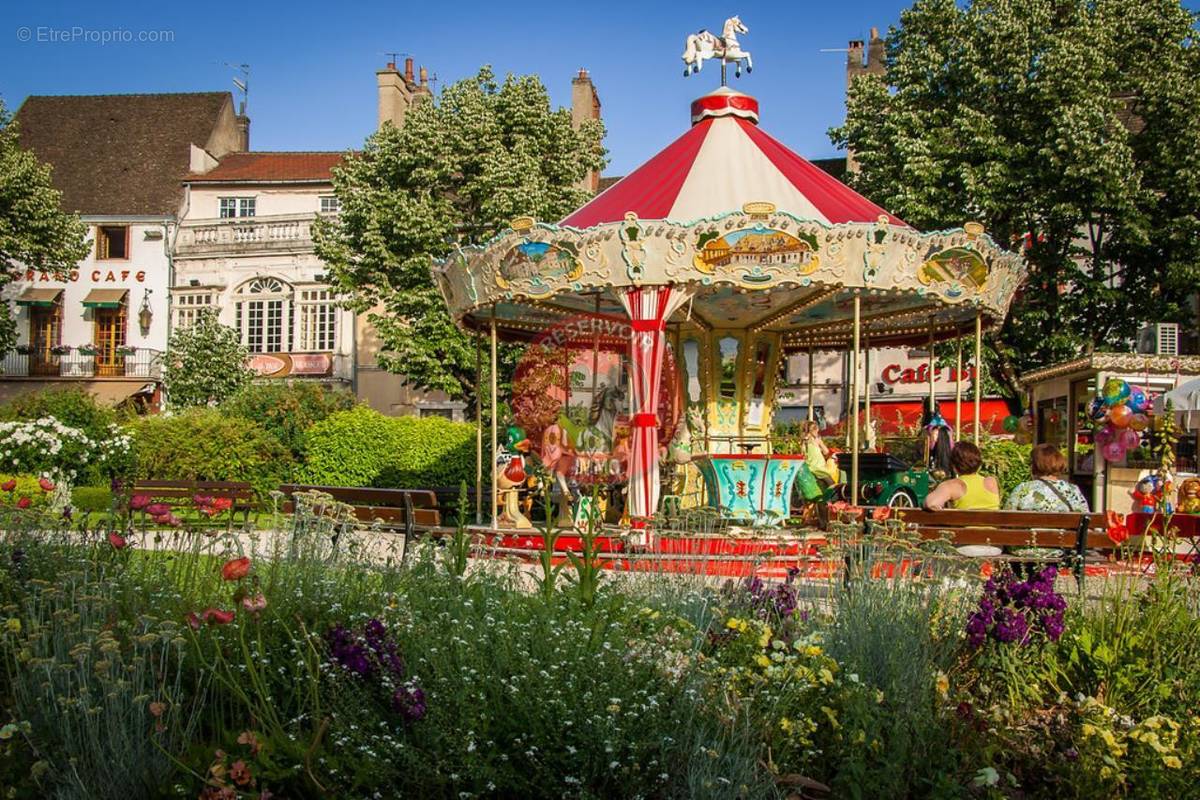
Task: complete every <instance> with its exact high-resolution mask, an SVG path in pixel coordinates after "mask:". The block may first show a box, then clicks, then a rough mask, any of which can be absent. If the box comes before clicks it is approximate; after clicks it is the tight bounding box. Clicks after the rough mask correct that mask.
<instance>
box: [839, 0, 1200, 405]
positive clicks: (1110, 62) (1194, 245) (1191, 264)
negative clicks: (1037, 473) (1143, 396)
mask: <svg viewBox="0 0 1200 800" xmlns="http://www.w3.org/2000/svg"><path fill="white" fill-rule="evenodd" d="M1195 21H1196V19H1195V17H1194V15H1193V14H1192V13H1191V12H1189V11H1188V10H1186V9H1185V8H1183V6H1182V5H1181V4H1180V3H1179V0H973V1H972V2H968V3H966V4H964V5H960V4H958V3H957V2H955V0H917V2H916V3H915V4H914V5H913V7H912V8H910V9H909V10H907V11H905V12H904V13H903V14H902V15H901V19H900V25H899V26H898V27H896V28H893V29H892V30H891V31H890V32H889V34H888V38H887V57H886V73H885V74H884V75H883V76H882V79H881V78H880V77H878V76H862V77H858V78H856V79H855V80H854V82H853V85H852V86H851V87H850V92H849V97H848V102H847V118H846V123H845V125H844V126H842V127H840V128H835V129H833V130H832V131H830V136H831V138H832V139H833V141H834V142H835V143H837V144H839V145H843V146H848V147H851V148H853V150H854V154H855V158H856V159H857V160H858V162H859V164H860V165H861V172H860V173H859V174H858V175H857V176H856V177H855V181H854V182H855V185H856V187H857V188H858V189H859V190H860V191H862V192H864V193H865V194H867V195H868V196H869V197H871V198H872V199H873V200H875V201H876V202H878V203H880V204H881V205H883V206H885V207H887V208H888V209H889V210H891V211H893V212H895V213H897V214H898V215H900V216H901V217H902V218H904V219H905V220H906V221H908V222H909V223H910V224H912V225H915V226H916V227H918V228H921V229H937V228H944V227H955V226H959V225H961V224H962V223H963V222H964V221H967V220H979V221H981V222H983V223H984V224H985V225H986V227H987V229H988V231H989V233H990V234H991V235H992V236H993V237H994V238H995V239H996V240H997V241H998V242H1001V243H1004V244H1010V243H1011V244H1012V245H1013V246H1014V247H1017V246H1024V247H1025V248H1026V251H1025V254H1026V257H1027V259H1028V261H1029V266H1030V277H1029V280H1028V281H1027V283H1026V285H1025V287H1024V289H1023V291H1022V292H1021V294H1020V295H1019V296H1018V298H1017V301H1016V302H1015V304H1014V307H1013V309H1012V312H1011V313H1010V315H1009V318H1008V321H1007V322H1006V324H1005V325H1004V327H1003V329H1002V330H1001V331H1000V332H999V334H998V335H997V336H995V337H993V339H992V342H991V345H992V346H993V347H994V348H995V351H996V355H997V357H998V359H999V361H1000V363H1001V365H1002V366H1003V368H1004V370H1003V371H1004V378H1005V379H1006V383H1007V384H1008V386H1009V388H1010V390H1015V376H1016V374H1017V373H1019V372H1022V371H1025V370H1028V369H1031V368H1033V367H1036V366H1039V365H1043V364H1047V363H1050V362H1053V361H1056V360H1060V359H1063V358H1067V357H1071V356H1073V355H1076V354H1078V353H1079V352H1081V351H1082V350H1085V349H1086V348H1088V347H1097V348H1101V347H1111V348H1119V349H1125V348H1126V347H1127V343H1128V340H1129V339H1130V337H1131V336H1132V335H1133V334H1134V333H1135V332H1136V328H1137V326H1138V325H1139V324H1140V323H1141V322H1143V321H1178V322H1183V323H1188V322H1190V321H1191V317H1192V312H1191V307H1190V296H1191V295H1192V294H1193V293H1194V292H1195V290H1196V286H1197V279H1198V278H1200V217H1198V216H1197V215H1198V213H1200V50H1198V48H1197V46H1196V40H1195V36H1196V31H1195V28H1194V24H1195Z"/></svg>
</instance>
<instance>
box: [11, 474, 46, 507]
mask: <svg viewBox="0 0 1200 800" xmlns="http://www.w3.org/2000/svg"><path fill="white" fill-rule="evenodd" d="M9 481H16V486H15V487H14V488H13V489H12V491H8V492H6V491H3V490H0V505H4V506H8V507H9V508H13V507H15V506H16V505H17V502H18V501H19V500H20V499H21V498H22V497H28V498H29V505H30V507H31V508H35V509H37V508H46V507H48V506H49V505H50V498H51V495H50V494H47V493H46V492H44V491H42V487H41V486H40V485H38V476H37V475H12V474H5V473H0V483H8V482H9Z"/></svg>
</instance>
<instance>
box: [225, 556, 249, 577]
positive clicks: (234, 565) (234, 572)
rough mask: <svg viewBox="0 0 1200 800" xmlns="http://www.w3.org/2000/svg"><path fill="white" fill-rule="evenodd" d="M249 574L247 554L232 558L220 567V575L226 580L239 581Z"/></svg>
mask: <svg viewBox="0 0 1200 800" xmlns="http://www.w3.org/2000/svg"><path fill="white" fill-rule="evenodd" d="M249 574H250V559H249V557H247V556H242V557H241V558H232V559H230V560H229V561H226V562H225V565H224V566H223V567H221V577H222V578H224V579H225V580H227V581H240V580H241V579H242V578H244V577H246V576H247V575H249Z"/></svg>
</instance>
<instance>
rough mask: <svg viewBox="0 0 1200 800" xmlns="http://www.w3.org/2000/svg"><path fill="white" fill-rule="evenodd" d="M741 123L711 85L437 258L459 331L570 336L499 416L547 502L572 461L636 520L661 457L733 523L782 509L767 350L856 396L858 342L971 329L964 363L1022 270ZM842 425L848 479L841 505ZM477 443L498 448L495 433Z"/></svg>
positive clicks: (788, 483) (565, 483)
mask: <svg viewBox="0 0 1200 800" xmlns="http://www.w3.org/2000/svg"><path fill="white" fill-rule="evenodd" d="M734 19H735V20H736V18H734ZM731 21H732V20H731ZM744 29H745V26H744V25H743V24H742V23H741V21H740V20H736V25H735V26H733V27H732V28H731V27H730V25H729V24H728V23H727V25H726V30H735V31H736V32H743V33H744V32H745V30H744ZM709 36H711V34H709ZM714 38H717V37H714ZM689 42H690V38H689ZM691 49H692V47H691V44H689V50H691ZM734 50H735V51H736V52H733V51H730V52H728V53H727V55H726V56H725V57H723V56H722V55H721V53H722V52H724V51H723V49H722V46H721V44H720V41H719V40H718V42H717V43H716V44H712V43H708V42H707V40H706V43H705V45H704V47H703V48H701V49H699V50H696V51H695V52H694V53H693V57H694V59H698V58H700V54H701V52H703V53H709V52H711V53H713V54H714V55H712V56H711V57H713V58H722V59H723V60H722V67H724V65H725V63H726V61H725V60H724V58H731V60H730V63H734V62H735V61H736V62H737V63H739V64H740V63H741V61H740V59H744V60H745V61H746V66H747V68H748V67H749V58H748V54H746V53H744V52H743V51H741V50H740V47H736V46H735V48H734ZM705 57H709V56H705ZM685 58H686V54H685ZM689 63H690V62H689ZM696 66H698V64H697V65H696ZM688 71H689V72H691V71H693V70H692V69H691V68H690V67H689V70H688ZM722 72H724V70H722ZM722 83H723V84H724V81H722ZM759 116H760V108H759V103H758V101H757V100H756V99H755V98H753V97H751V96H749V95H747V94H743V93H741V92H738V91H735V90H733V89H731V88H729V87H727V86H725V85H722V86H721V87H720V88H718V89H716V90H715V91H712V92H710V93H708V94H705V95H704V96H702V97H700V98H699V99H697V100H696V101H694V102H693V103H692V106H691V114H690V121H691V126H690V128H689V129H688V130H687V131H686V132H685V133H684V134H683V135H682V136H680V137H679V138H678V139H676V140H675V141H674V142H672V143H671V144H669V145H667V147H666V148H664V149H663V150H662V151H661V152H659V153H658V154H657V155H654V156H653V157H651V158H650V159H649V160H648V161H646V162H645V163H644V164H642V165H641V166H640V167H639V168H637V169H636V170H634V171H633V172H632V173H630V174H629V175H628V176H626V177H625V178H624V179H622V180H621V181H619V182H618V183H616V184H615V185H613V186H612V187H610V188H609V189H608V190H606V191H604V192H603V193H601V194H599V195H598V196H596V197H595V198H594V199H593V200H591V201H590V202H589V203H587V204H586V205H584V206H583V207H581V208H579V209H578V210H576V211H575V212H574V213H572V214H571V215H569V216H568V217H566V218H565V219H563V220H559V221H557V222H550V221H543V220H534V219H531V218H523V219H518V220H514V221H513V222H512V225H511V227H510V229H508V230H506V231H504V232H503V233H501V234H500V235H499V236H497V237H496V238H495V239H493V240H492V241H491V242H489V243H487V244H486V245H484V246H482V247H470V248H464V249H462V250H460V251H459V252H457V253H455V254H454V255H453V256H452V257H450V258H448V259H447V260H445V261H444V262H442V263H440V264H437V265H436V266H435V267H434V270H433V274H434V278H435V280H436V282H437V285H438V286H439V288H440V290H441V293H442V296H443V297H444V299H445V302H446V304H447V306H448V308H449V309H450V312H451V314H452V316H453V317H454V319H455V320H456V322H457V323H458V324H459V325H460V326H462V327H463V328H465V329H468V330H471V331H476V332H479V333H481V334H484V335H486V336H490V337H492V339H493V340H496V339H499V340H507V341H518V342H529V343H532V345H531V347H532V348H536V347H539V346H544V344H545V342H546V341H547V340H554V341H556V342H558V343H559V344H560V345H561V344H562V343H563V342H567V344H566V346H565V347H561V348H560V349H561V350H562V351H563V352H564V353H566V355H562V356H555V357H550V356H546V358H545V359H543V360H545V361H547V362H553V363H548V364H547V365H545V369H546V371H547V374H552V375H561V376H562V377H561V378H558V379H554V380H545V381H543V382H542V383H540V384H539V383H537V382H536V381H535V382H534V384H533V385H534V386H537V387H539V388H538V389H537V391H536V392H535V395H536V396H537V397H538V398H540V399H539V400H538V401H537V402H536V403H534V405H542V406H545V407H544V408H539V410H538V411H537V413H536V414H531V415H530V416H527V417H526V418H524V419H516V420H514V422H517V423H519V425H520V430H521V431H522V433H523V434H524V439H523V445H524V447H525V448H526V449H530V450H532V451H533V452H534V453H536V454H537V455H538V457H539V458H540V459H541V460H542V461H543V462H544V463H546V464H547V465H548V466H549V468H550V470H551V472H554V473H555V478H554V480H555V482H556V483H557V484H559V485H560V487H561V494H562V496H563V497H567V496H568V492H569V491H571V492H573V495H574V496H575V497H578V496H579V494H580V492H579V490H578V488H577V484H579V483H580V482H581V478H582V477H583V476H585V475H586V474H588V473H589V472H591V473H595V472H596V471H597V470H607V471H608V473H609V474H612V473H614V472H615V473H616V474H617V475H618V476H619V477H620V479H621V482H622V483H623V484H624V485H625V491H626V518H627V520H628V522H629V524H630V525H631V526H633V527H635V528H636V527H640V526H645V525H646V524H647V523H648V522H649V521H650V520H651V519H652V518H653V517H654V515H655V513H656V512H657V511H658V510H659V505H660V500H661V498H662V495H663V493H664V492H663V487H662V485H661V478H660V472H661V470H660V464H661V463H662V462H663V461H667V462H671V463H674V464H676V465H679V466H680V468H681V470H682V471H684V472H687V473H690V474H692V475H693V476H694V475H699V476H700V478H699V479H698V480H696V481H695V487H696V490H697V492H699V494H700V495H701V497H700V500H699V502H702V503H706V504H708V505H709V506H711V507H712V508H714V509H716V510H717V511H718V512H719V513H720V514H722V515H723V516H725V517H727V518H728V519H730V520H733V521H736V522H738V523H742V524H745V525H747V526H763V525H772V524H778V523H780V522H782V521H785V520H787V519H788V517H789V515H790V513H791V509H790V505H789V499H790V497H791V488H792V482H793V481H794V480H795V479H796V476H797V474H798V473H800V472H801V470H802V467H803V456H798V455H789V454H782V453H778V452H776V448H775V447H774V446H773V445H774V442H773V437H772V435H771V432H772V426H773V411H774V406H775V396H776V388H777V383H779V375H780V372H781V369H780V366H781V363H782V362H783V360H784V359H785V358H786V357H787V356H788V355H789V354H791V353H796V352H808V353H812V352H819V351H830V350H838V351H845V352H848V353H849V354H850V355H851V376H852V378H851V393H852V398H853V406H852V407H853V408H857V407H858V403H857V400H858V398H859V397H860V392H861V391H862V387H861V386H859V385H858V384H859V383H861V379H854V378H853V376H855V375H857V374H859V372H860V370H859V369H857V368H856V366H857V365H858V364H859V363H861V362H860V360H859V358H860V353H861V349H862V348H863V347H864V346H865V347H872V348H876V347H878V348H882V347H894V346H926V345H928V344H929V343H930V342H931V341H941V340H946V339H953V338H962V337H966V338H967V339H969V338H970V337H972V336H973V337H974V341H975V347H976V354H977V355H978V348H979V341H980V337H981V335H982V333H983V332H984V331H986V330H987V329H989V328H993V327H995V326H997V325H999V324H1000V323H1001V322H1002V321H1003V319H1004V316H1005V314H1006V312H1007V310H1008V307H1009V303H1010V302H1011V300H1012V297H1013V294H1014V292H1015V291H1016V289H1017V287H1018V285H1019V284H1020V282H1021V280H1022V277H1023V275H1024V265H1023V262H1022V261H1021V259H1020V257H1019V255H1017V254H1015V253H1012V252H1009V251H1007V250H1005V249H1004V248H1002V247H1000V246H998V245H997V244H996V243H995V242H993V241H992V240H991V238H990V237H989V236H988V235H987V233H986V231H984V230H983V229H982V227H981V226H979V225H978V224H974V223H967V224H965V225H964V226H963V227H962V228H958V229H954V230H946V231H935V232H929V233H922V232H920V231H917V230H914V229H913V228H912V227H911V226H909V225H907V224H906V223H905V222H904V221H903V220H901V219H899V218H897V217H896V216H894V215H892V214H890V213H888V212H887V211H886V210H885V209H882V208H880V207H879V206H877V205H875V204H874V203H871V202H870V201H869V200H867V199H865V198H864V197H862V196H861V195H859V194H857V193H856V192H854V191H853V190H852V189H850V188H849V187H847V186H845V185H844V184H842V183H840V182H839V181H838V180H836V179H835V178H833V177H832V176H830V175H829V174H827V173H825V172H824V171H822V170H821V169H819V168H817V167H816V166H814V165H813V164H811V163H809V162H808V161H806V160H805V159H803V158H801V157H800V156H799V155H797V154H795V153H793V152H792V151H791V150H789V149H788V148H787V147H786V146H785V145H783V144H782V143H781V142H779V141H778V140H777V139H775V138H773V137H772V136H771V135H770V134H768V133H767V132H766V131H765V130H764V129H763V128H762V127H760V125H759ZM564 330H567V331H571V332H572V333H571V335H564V334H562V333H561V332H562V331H564ZM548 332H550V333H548ZM554 332H557V333H554ZM492 352H493V354H494V352H495V348H494V346H493V350H492ZM547 352H548V351H547ZM493 358H494V355H493ZM977 361H978V358H977ZM601 387H602V391H601ZM576 395H577V396H576ZM514 402H515V401H514ZM975 402H976V403H978V392H976V397H975ZM810 406H811V404H810ZM857 428H858V426H851V431H850V447H849V451H850V452H849V459H848V462H849V463H848V464H847V467H848V469H847V470H846V473H847V474H846V475H845V476H844V478H845V481H846V483H847V486H848V489H849V491H848V495H849V496H850V498H851V499H852V500H854V501H857V500H858V497H859V495H858V483H859V451H860V449H861V444H862V443H860V442H859V441H858V430H857ZM492 435H493V442H494V444H495V445H496V446H497V448H499V446H500V445H502V444H503V442H501V441H500V439H499V433H498V432H497V431H496V429H495V426H493V434H492ZM514 444H515V443H514ZM495 452H500V450H499V449H497V450H496V451H495ZM601 454H603V456H602V455H601ZM502 460H503V457H502ZM598 460H600V461H603V464H599V463H597V462H598ZM504 469H505V465H504V463H501V464H500V465H499V466H498V467H496V469H494V470H493V477H492V485H493V487H494V488H495V487H496V486H497V485H498V483H497V481H498V480H502V477H501V476H502V474H503V472H504ZM573 486H575V487H576V488H574V489H571V487H573ZM568 516H569V514H568V513H567V512H565V511H564V510H562V509H560V514H559V519H560V520H563V519H566V518H567V517H568ZM492 522H493V528H494V527H496V526H497V525H500V524H502V523H503V520H501V519H498V518H497V517H496V516H495V513H494V514H493V520H492Z"/></svg>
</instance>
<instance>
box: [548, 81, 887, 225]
mask: <svg viewBox="0 0 1200 800" xmlns="http://www.w3.org/2000/svg"><path fill="white" fill-rule="evenodd" d="M755 202H767V203H773V204H774V205H775V207H776V208H777V209H778V210H779V211H784V212H788V213H790V214H792V215H793V216H795V217H797V218H799V219H805V220H816V221H818V222H822V223H825V224H827V225H833V224H838V223H843V222H865V223H874V222H877V221H878V220H879V218H880V217H881V216H884V217H886V218H887V219H888V221H890V222H891V223H892V224H893V225H904V222H902V221H901V220H900V219H898V218H897V217H895V216H893V215H891V214H889V213H888V212H887V211H885V210H884V209H882V208H880V207H879V206H877V205H875V204H874V203H872V202H871V201H870V200H867V199H866V198H865V197H863V196H862V195H860V194H859V193H858V192H856V191H854V190H853V189H851V188H850V187H849V186H846V185H845V184H843V183H842V182H840V181H839V180H837V179H836V178H834V177H833V176H831V175H829V174H828V173H827V172H825V171H824V170H822V169H821V168H819V167H817V166H814V165H813V164H811V163H809V162H808V161H806V160H805V159H803V158H801V157H800V156H798V155H796V154H795V153H793V152H792V151H791V150H789V149H788V148H787V147H785V146H784V145H783V144H781V143H780V142H779V141H778V140H777V139H775V138H773V137H771V136H770V135H769V134H767V133H766V132H765V131H763V130H762V129H761V128H759V127H758V101H757V100H755V99H754V98H753V97H750V96H749V95H745V94H742V93H740V92H736V91H734V90H732V89H729V88H727V87H722V88H720V89H718V90H717V91H715V92H713V93H712V94H709V95H706V96H704V97H701V98H700V99H699V100H697V101H695V102H694V103H692V128H691V129H690V130H689V131H688V132H687V133H685V134H684V135H683V136H680V137H679V138H678V139H676V140H675V141H674V142H672V143H671V144H670V145H669V146H668V147H667V148H666V149H665V150H663V151H662V152H660V153H659V154H658V155H656V156H654V157H653V158H651V159H650V160H649V161H647V162H646V163H645V164H642V165H641V166H640V167H638V168H637V169H636V170H634V171H633V172H631V173H630V174H629V175H627V176H625V177H624V178H623V179H621V180H620V181H618V182H617V183H616V184H614V185H613V186H611V187H610V188H609V189H608V190H607V191H605V192H603V193H601V194H600V195H598V196H597V197H596V198H594V199H593V200H592V201H591V202H589V203H588V204H587V205H585V206H583V207H582V208H580V209H578V210H577V211H575V212H574V213H573V214H571V215H570V216H569V217H567V218H566V219H564V220H563V221H562V223H561V224H562V225H569V226H571V227H574V228H590V227H592V226H594V225H600V224H602V223H606V222H617V221H620V220H622V219H624V218H625V215H626V214H627V213H628V212H633V213H635V214H637V216H638V218H639V219H643V220H651V219H670V220H674V221H677V222H692V221H694V220H697V219H703V218H706V217H716V216H720V215H722V214H727V213H729V212H731V211H737V210H739V209H741V208H742V206H743V205H744V204H746V203H755Z"/></svg>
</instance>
